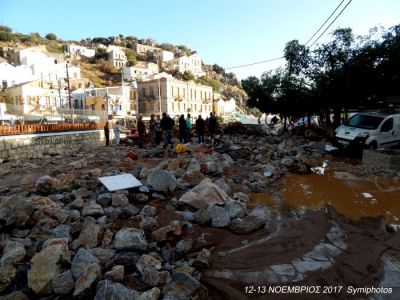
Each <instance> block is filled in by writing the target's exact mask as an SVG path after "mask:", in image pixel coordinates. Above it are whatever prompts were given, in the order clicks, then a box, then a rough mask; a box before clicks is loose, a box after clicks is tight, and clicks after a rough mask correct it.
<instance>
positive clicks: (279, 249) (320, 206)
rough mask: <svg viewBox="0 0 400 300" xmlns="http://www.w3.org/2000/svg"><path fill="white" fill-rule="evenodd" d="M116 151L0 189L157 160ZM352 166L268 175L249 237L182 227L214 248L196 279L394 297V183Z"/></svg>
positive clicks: (224, 286)
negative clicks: (260, 219)
mask: <svg viewBox="0 0 400 300" xmlns="http://www.w3.org/2000/svg"><path fill="white" fill-rule="evenodd" d="M122 149H123V150H122V152H121V153H123V156H122V157H124V159H121V156H118V155H116V154H115V153H114V152H111V151H108V153H106V156H107V155H108V159H104V158H96V159H94V160H90V159H88V164H87V167H85V168H83V169H81V170H79V171H76V170H75V171H74V170H73V168H72V167H70V166H68V161H67V162H65V161H64V162H65V163H66V165H64V166H63V165H61V164H59V163H58V161H57V158H54V159H53V160H54V162H51V163H47V164H39V163H38V164H37V166H38V167H37V168H35V169H33V170H31V171H30V172H29V173H28V174H26V171H24V170H23V169H17V170H16V171H15V172H13V173H11V174H9V175H8V176H4V177H3V178H1V179H0V186H1V185H6V186H8V187H10V188H13V187H20V186H21V185H23V186H25V187H33V185H34V182H35V181H36V179H37V178H39V177H40V176H42V175H45V174H52V173H60V172H63V173H66V174H68V173H69V172H75V173H76V174H75V176H76V177H79V173H80V172H82V171H84V170H85V169H91V168H93V167H96V166H97V167H102V168H119V169H120V170H122V171H124V170H126V171H129V170H132V169H134V168H135V167H136V166H138V165H141V166H146V167H148V168H152V167H155V166H156V165H157V164H159V163H160V162H161V161H162V159H161V158H157V159H141V160H139V161H131V160H128V159H126V158H125V155H126V150H125V148H122ZM60 159H61V158H60ZM77 159H78V158H71V161H73V160H77ZM359 165H360V162H359V161H352V160H343V159H333V158H328V159H327V161H326V166H325V168H319V169H315V170H314V173H312V174H307V175H297V174H291V173H287V174H285V175H284V176H282V178H280V179H279V180H271V184H270V186H269V187H268V188H267V189H266V191H265V192H263V193H253V194H252V197H251V200H250V203H249V204H248V209H252V208H254V207H262V205H265V206H266V207H267V213H269V214H270V218H269V222H267V225H266V227H265V228H263V229H261V230H258V231H256V232H254V233H252V234H246V235H236V234H233V233H232V232H230V231H228V230H226V229H219V228H212V227H206V226H200V225H194V226H193V227H192V228H189V229H187V230H186V231H185V232H184V237H191V238H192V239H193V241H194V245H193V250H200V249H201V248H203V247H207V248H209V247H214V248H213V252H212V253H213V254H212V255H213V261H212V263H211V265H210V267H209V268H208V269H206V270H205V271H204V273H203V276H202V279H201V282H202V283H203V284H204V285H206V287H207V288H208V292H209V299H252V298H258V299H294V298H296V299H400V274H399V269H400V233H399V232H396V233H393V232H389V231H388V230H387V228H386V225H387V224H400V183H399V181H398V179H396V178H380V177H374V178H372V176H370V177H368V176H364V177H362V176H359V175H355V174H356V173H357V172H352V169H353V168H357V167H359ZM237 166H238V169H232V170H230V171H229V172H227V173H226V174H224V175H225V176H227V177H228V178H231V179H233V180H234V181H235V182H236V181H237V182H240V180H241V179H242V177H244V176H247V175H248V172H249V170H248V169H247V168H246V164H245V163H240V164H239V163H237ZM236 179H237V180H236ZM150 204H151V205H154V206H156V207H157V208H158V209H159V210H160V211H162V210H163V209H164V211H162V213H160V220H159V221H160V224H161V225H165V224H168V223H169V222H170V221H171V220H173V219H178V218H179V217H178V216H176V215H175V213H174V212H173V211H171V210H170V208H168V207H167V206H168V201H166V202H164V201H160V200H153V201H151V202H150ZM260 209H262V208H260ZM136 223H137V222H136ZM136 223H132V224H116V226H118V227H122V225H132V226H137V224H136ZM171 242H173V241H171ZM270 287H281V288H282V287H317V288H318V287H319V292H318V293H310V290H308V292H307V291H305V292H301V293H294V294H293V293H290V294H287V293H282V292H281V293H271V292H267V290H268V289H269V288H270ZM349 287H354V288H364V287H376V288H386V289H388V288H391V289H392V292H391V293H384V292H381V293H375V294H368V293H365V292H357V293H354V294H352V293H351V291H352V290H350V292H349ZM327 288H328V289H327ZM339 289H340V290H339ZM275 291H276V290H275ZM324 291H325V293H324Z"/></svg>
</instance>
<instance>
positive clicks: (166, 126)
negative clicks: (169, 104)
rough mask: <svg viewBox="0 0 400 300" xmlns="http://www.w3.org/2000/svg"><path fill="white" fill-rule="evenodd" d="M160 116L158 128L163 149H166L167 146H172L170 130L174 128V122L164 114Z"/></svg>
mask: <svg viewBox="0 0 400 300" xmlns="http://www.w3.org/2000/svg"><path fill="white" fill-rule="evenodd" d="M162 116H163V117H162V119H161V121H160V126H161V129H162V131H163V140H164V149H166V148H167V146H168V144H172V128H174V125H175V122H174V120H172V119H171V117H170V116H168V115H167V113H165V112H163V114H162Z"/></svg>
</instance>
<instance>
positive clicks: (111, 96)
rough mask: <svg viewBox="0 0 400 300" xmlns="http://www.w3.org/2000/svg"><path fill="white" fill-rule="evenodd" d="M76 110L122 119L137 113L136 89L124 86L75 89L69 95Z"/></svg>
mask: <svg viewBox="0 0 400 300" xmlns="http://www.w3.org/2000/svg"><path fill="white" fill-rule="evenodd" d="M71 97H72V100H73V106H74V108H76V109H91V110H93V111H95V112H96V113H97V114H98V113H99V112H104V115H113V116H114V117H116V118H118V117H120V118H124V117H126V116H129V115H134V114H136V113H137V111H136V110H137V99H136V87H134V86H129V85H124V86H113V87H104V88H89V89H83V88H80V89H77V90H75V91H73V92H72V93H71Z"/></svg>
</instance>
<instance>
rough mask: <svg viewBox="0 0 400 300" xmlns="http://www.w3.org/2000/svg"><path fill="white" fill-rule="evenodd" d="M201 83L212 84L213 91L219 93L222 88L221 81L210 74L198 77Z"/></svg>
mask: <svg viewBox="0 0 400 300" xmlns="http://www.w3.org/2000/svg"><path fill="white" fill-rule="evenodd" d="M198 83H199V84H203V85H208V86H211V87H212V89H213V91H214V92H216V93H219V92H220V90H221V83H220V82H219V81H217V80H215V79H212V78H210V77H208V76H203V77H200V78H199V79H198Z"/></svg>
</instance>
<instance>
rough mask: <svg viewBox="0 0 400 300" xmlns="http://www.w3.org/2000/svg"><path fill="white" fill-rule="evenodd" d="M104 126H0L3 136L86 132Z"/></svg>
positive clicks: (0, 132) (84, 124)
mask: <svg viewBox="0 0 400 300" xmlns="http://www.w3.org/2000/svg"><path fill="white" fill-rule="evenodd" d="M103 126H104V125H103V124H93V123H90V124H88V123H82V124H29V125H14V126H8V125H0V136H1V135H20V134H32V133H49V132H65V131H84V130H99V129H103Z"/></svg>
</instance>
